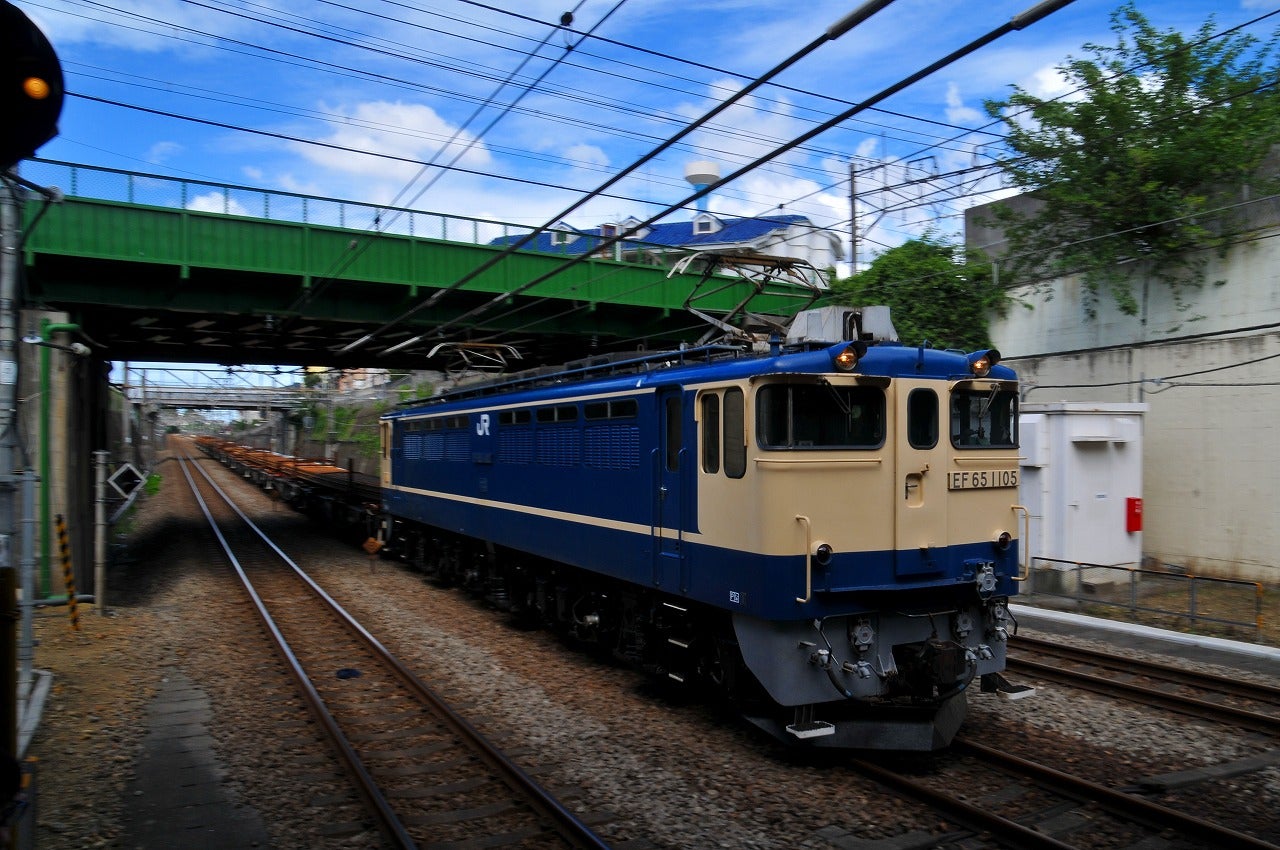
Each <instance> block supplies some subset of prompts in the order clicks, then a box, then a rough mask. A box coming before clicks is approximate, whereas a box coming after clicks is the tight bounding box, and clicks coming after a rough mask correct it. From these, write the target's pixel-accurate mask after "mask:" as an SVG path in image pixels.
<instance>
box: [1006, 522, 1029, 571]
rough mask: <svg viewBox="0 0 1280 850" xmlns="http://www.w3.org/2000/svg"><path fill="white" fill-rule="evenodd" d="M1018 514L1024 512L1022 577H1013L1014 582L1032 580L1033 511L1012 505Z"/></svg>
mask: <svg viewBox="0 0 1280 850" xmlns="http://www.w3.org/2000/svg"><path fill="white" fill-rule="evenodd" d="M1009 507H1010V508H1012V509H1013V511H1014V512H1015V513H1016V512H1017V511H1022V565H1021V566H1022V575H1016V576H1014V577H1013V580H1014V581H1026V580H1027V579H1029V578H1031V558H1030V555H1031V511H1029V510H1027V509H1026V507H1025V506H1023V505H1010V506H1009Z"/></svg>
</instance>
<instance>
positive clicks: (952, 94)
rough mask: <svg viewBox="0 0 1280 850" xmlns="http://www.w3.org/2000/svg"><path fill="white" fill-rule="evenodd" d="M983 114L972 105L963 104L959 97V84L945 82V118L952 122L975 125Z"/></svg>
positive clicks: (981, 118)
mask: <svg viewBox="0 0 1280 850" xmlns="http://www.w3.org/2000/svg"><path fill="white" fill-rule="evenodd" d="M984 117H985V116H984V115H983V114H982V112H980V111H979V110H977V109H974V108H973V107H972V106H965V104H964V99H963V98H961V97H960V86H959V85H957V84H956V83H947V120H948V121H949V122H951V123H952V124H962V125H977V124H981V123H982V120H983V118H984Z"/></svg>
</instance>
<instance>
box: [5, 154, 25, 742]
mask: <svg viewBox="0 0 1280 850" xmlns="http://www.w3.org/2000/svg"><path fill="white" fill-rule="evenodd" d="M8 171H9V170H8V169H7V168H6V169H4V175H3V179H0V626H2V631H3V634H0V648H2V649H3V653H2V655H3V663H2V665H0V735H3V740H0V749H3V750H4V751H5V752H7V753H10V754H12V755H16V754H17V752H18V681H17V661H18V639H17V638H18V634H17V628H16V626H17V623H18V610H17V599H18V594H17V587H18V571H17V569H16V568H15V564H14V560H13V558H14V554H15V552H16V551H17V548H18V547H17V546H16V543H17V537H16V535H15V530H16V525H17V500H16V499H15V498H14V493H15V489H16V488H15V485H16V483H17V480H18V479H17V477H16V476H15V474H14V473H15V465H16V460H17V459H19V458H21V457H22V454H21V452H20V451H18V443H17V439H18V428H17V419H18V355H17V340H18V334H17V327H18V314H17V292H18V261H19V257H18V247H19V240H20V238H21V233H20V231H19V229H18V212H19V210H18V196H17V189H16V185H17V184H15V183H14V182H13V181H12V180H11V179H9V174H8ZM28 601H29V600H28Z"/></svg>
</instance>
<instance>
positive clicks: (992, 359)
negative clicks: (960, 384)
mask: <svg viewBox="0 0 1280 850" xmlns="http://www.w3.org/2000/svg"><path fill="white" fill-rule="evenodd" d="M999 362H1000V352H999V351H996V350H995V349H994V348H989V349H987V350H986V351H975V352H973V353H972V354H970V355H969V371H970V372H972V373H973V376H974V377H975V378H985V377H987V374H988V373H989V372H990V371H991V367H992V366H994V365H996V364H997V363H999Z"/></svg>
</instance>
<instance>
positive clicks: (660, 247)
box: [490, 211, 842, 269]
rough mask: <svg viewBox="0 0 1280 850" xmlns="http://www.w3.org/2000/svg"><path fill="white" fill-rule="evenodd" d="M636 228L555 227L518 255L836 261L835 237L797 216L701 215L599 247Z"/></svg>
mask: <svg viewBox="0 0 1280 850" xmlns="http://www.w3.org/2000/svg"><path fill="white" fill-rule="evenodd" d="M639 223H640V220H639V219H637V218H634V217H631V218H627V219H624V220H623V221H618V222H609V223H606V224H601V225H600V226H598V227H593V228H590V229H586V230H582V229H578V228H575V227H573V226H571V225H569V224H568V223H567V222H560V223H558V224H556V225H555V226H553V227H551V228H549V229H547V230H545V231H543V232H542V233H539V234H538V236H537V237H536V238H535V239H534V240H532V241H531V242H530V243H529V244H528V245H525V246H524V250H527V251H539V252H542V253H546V254H565V255H569V256H578V255H581V254H591V253H597V254H599V255H600V256H602V257H605V258H607V259H613V260H620V261H624V262H631V263H646V264H648V265H656V266H671V265H672V264H674V263H675V262H676V261H677V260H678V259H680V258H681V257H684V256H687V255H688V254H689V253H690V252H691V251H709V252H713V253H717V254H765V255H769V256H774V257H794V258H796V259H800V260H805V261H807V262H808V263H809V264H810V265H812V266H814V267H815V268H817V269H828V268H834V267H835V265H836V261H837V260H839V259H840V257H841V256H842V253H841V252H842V244H841V238H840V237H839V236H838V235H837V234H836V233H834V232H832V231H830V230H826V229H823V228H820V227H818V226H816V225H815V224H813V222H811V221H810V220H809V219H808V218H807V217H805V216H802V215H767V216H759V217H756V218H741V217H736V216H719V215H716V214H714V213H710V212H705V211H702V212H699V213H698V214H697V215H695V216H694V217H693V219H692V220H690V221H676V222H670V223H667V224H654V225H650V226H647V227H643V228H640V229H639V230H637V231H636V232H635V233H633V234H631V235H630V236H629V237H628V238H627V239H625V240H623V241H621V242H618V243H616V244H614V245H610V246H608V247H607V248H603V249H602V248H601V247H600V246H601V244H602V243H603V242H605V241H607V240H609V239H612V238H613V237H615V236H617V235H618V234H620V233H625V232H626V231H628V230H631V229H632V228H634V227H636V225H638V224H639ZM522 238H523V237H521V236H503V237H500V238H498V239H495V240H493V241H492V242H491V243H490V244H491V245H503V246H505V245H510V244H512V243H515V242H518V241H519V240H520V239H522Z"/></svg>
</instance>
